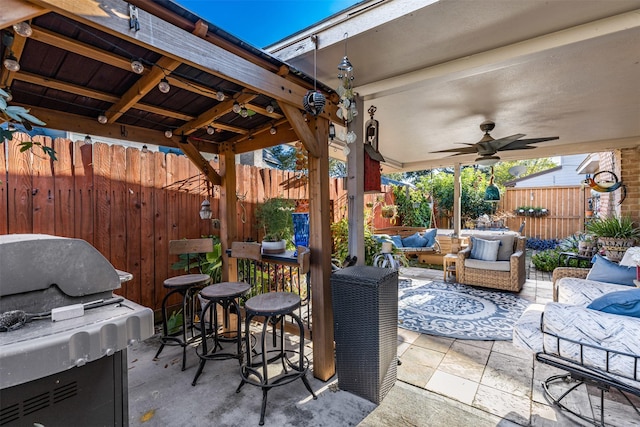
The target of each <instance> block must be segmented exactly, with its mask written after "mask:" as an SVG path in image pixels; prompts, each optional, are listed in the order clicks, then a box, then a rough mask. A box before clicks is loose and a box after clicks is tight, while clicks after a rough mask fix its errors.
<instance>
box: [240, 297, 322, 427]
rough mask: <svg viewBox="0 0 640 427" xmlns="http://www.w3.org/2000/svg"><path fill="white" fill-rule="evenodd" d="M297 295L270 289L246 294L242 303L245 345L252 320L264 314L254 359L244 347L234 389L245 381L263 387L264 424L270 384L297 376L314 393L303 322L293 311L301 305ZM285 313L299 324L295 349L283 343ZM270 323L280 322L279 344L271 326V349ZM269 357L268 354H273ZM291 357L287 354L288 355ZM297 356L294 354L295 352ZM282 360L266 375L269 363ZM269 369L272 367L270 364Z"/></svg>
mask: <svg viewBox="0 0 640 427" xmlns="http://www.w3.org/2000/svg"><path fill="white" fill-rule="evenodd" d="M300 302H301V301H300V297H299V296H298V295H296V294H294V293H291V292H270V293H266V294H260V295H256V296H254V297H252V298H249V300H247V302H245V304H244V308H245V316H246V317H245V333H244V339H245V346H246V348H247V349H248V348H249V347H250V341H251V332H250V329H249V326H250V323H251V320H252V319H253V318H254V317H256V316H264V318H265V319H264V322H263V324H262V337H261V344H260V352H258V353H256V354H255V358H257V359H259V360H257V361H256V362H254V361H253V357H254V356H253V355H252V352H251V351H245V352H244V355H245V356H246V357H245V358H244V361H243V363H242V365H241V370H240V372H241V376H242V381H241V382H240V385H238V388H237V389H236V393H239V392H240V389H241V388H242V386H243V385H245V384H246V383H249V384H252V385H255V386H258V387H260V388H262V408H261V410H260V425H264V415H265V412H266V408H267V392H268V391H269V390H270V389H271V388H272V387H277V386H281V385H285V384H288V383H290V382H293V381H295V380H297V379H298V378H300V379H301V380H302V382H303V383H304V385H305V387H306V388H307V390H309V392H310V393H311V395H312V396H313V398H314V399H316V395H315V393H314V392H313V390H312V389H311V385H310V384H309V380H307V370H308V368H309V360H308V359H307V357H306V356H305V354H304V325H303V324H302V320H300V317H299V316H298V315H296V314H295V310H296V309H297V308H298V307H300ZM285 316H290V317H291V318H292V319H293V320H294V321H295V324H297V326H298V330H299V333H300V345H299V348H298V349H297V350H287V349H286V348H285V346H284V323H285V319H284V318H285ZM269 324H273V325H278V324H279V325H280V340H279V345H276V342H275V341H276V336H275V327H274V337H273V339H274V349H272V350H268V349H267V329H268V327H269ZM274 353H275V355H274V356H272V357H269V354H274ZM290 354H291V355H292V356H293V357H290V356H289V355H290ZM296 355H297V356H298V357H297V358H296V357H295V356H296ZM278 360H281V362H282V371H281V372H280V373H279V374H277V375H274V376H269V372H268V371H269V364H270V363H273V362H275V361H278ZM272 369H275V368H274V367H273V366H272Z"/></svg>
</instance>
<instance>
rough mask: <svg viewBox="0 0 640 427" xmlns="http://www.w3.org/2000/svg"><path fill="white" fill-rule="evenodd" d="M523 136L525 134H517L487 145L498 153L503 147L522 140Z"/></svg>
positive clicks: (495, 140)
mask: <svg viewBox="0 0 640 427" xmlns="http://www.w3.org/2000/svg"><path fill="white" fill-rule="evenodd" d="M523 136H525V134H523V133H517V134H515V135H511V136H505V137H504V138H498V139H494V140H493V141H491V142H490V143H489V144H491V148H493V149H494V150H496V151H500V150H502V149H503V147H506V146H507V145H509V144H511V143H512V142H515V141H517V140H518V139H520V138H522V137H523Z"/></svg>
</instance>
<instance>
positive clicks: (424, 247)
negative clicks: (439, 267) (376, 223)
mask: <svg viewBox="0 0 640 427" xmlns="http://www.w3.org/2000/svg"><path fill="white" fill-rule="evenodd" d="M437 233H438V229H437V228H429V229H425V228H421V227H405V226H392V227H386V228H380V229H376V231H375V236H376V238H377V239H378V240H380V241H391V243H392V244H393V247H394V249H395V250H396V251H397V252H401V253H403V254H404V255H419V254H421V253H428V252H435V253H440V242H438V238H437Z"/></svg>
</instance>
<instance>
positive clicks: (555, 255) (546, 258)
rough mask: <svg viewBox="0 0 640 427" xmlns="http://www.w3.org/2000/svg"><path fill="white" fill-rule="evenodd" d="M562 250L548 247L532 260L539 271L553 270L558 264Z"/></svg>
mask: <svg viewBox="0 0 640 427" xmlns="http://www.w3.org/2000/svg"><path fill="white" fill-rule="evenodd" d="M559 257H560V252H559V251H558V250H556V249H547V250H544V251H541V252H538V253H537V254H534V255H533V256H532V257H531V262H532V263H533V265H534V266H535V267H536V270H538V271H553V270H554V269H555V268H556V267H557V266H558V259H559Z"/></svg>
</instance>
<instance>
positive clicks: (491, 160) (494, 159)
mask: <svg viewBox="0 0 640 427" xmlns="http://www.w3.org/2000/svg"><path fill="white" fill-rule="evenodd" d="M499 161H500V157H498V156H482V157H478V158H477V159H476V164H478V165H480V166H493V165H495V164H496V163H498V162H499Z"/></svg>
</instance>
